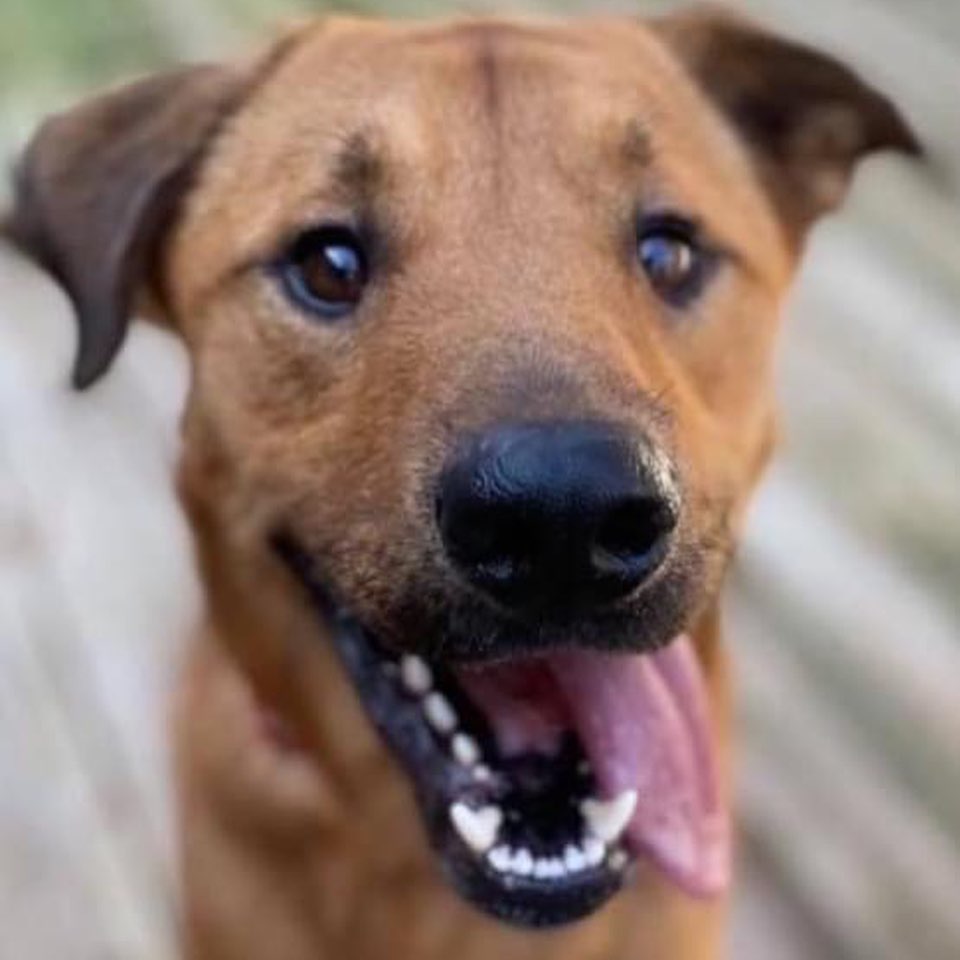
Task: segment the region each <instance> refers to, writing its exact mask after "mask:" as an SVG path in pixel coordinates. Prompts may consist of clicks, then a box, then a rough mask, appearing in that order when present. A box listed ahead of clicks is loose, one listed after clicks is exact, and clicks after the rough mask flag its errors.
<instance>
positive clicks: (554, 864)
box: [547, 857, 567, 878]
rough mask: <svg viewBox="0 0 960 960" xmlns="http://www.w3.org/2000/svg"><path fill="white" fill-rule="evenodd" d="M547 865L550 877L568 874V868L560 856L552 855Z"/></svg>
mask: <svg viewBox="0 0 960 960" xmlns="http://www.w3.org/2000/svg"><path fill="white" fill-rule="evenodd" d="M547 867H548V868H549V870H550V872H549V873H548V874H547V876H548V877H551V878H556V877H565V876H566V875H567V868H566V867H565V866H564V865H563V861H562V860H561V859H560V858H559V857H552V858H551V859H550V860H548V861H547Z"/></svg>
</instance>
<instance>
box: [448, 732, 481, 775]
mask: <svg viewBox="0 0 960 960" xmlns="http://www.w3.org/2000/svg"><path fill="white" fill-rule="evenodd" d="M450 749H451V750H452V751H453V756H454V759H455V760H456V761H457V763H459V764H461V765H462V766H464V767H472V766H473V765H474V764H475V763H476V762H477V761H478V760H479V759H480V747H478V746H477V741H476V740H474V739H473V737H471V736H469V735H467V734H466V733H458V734H457V735H456V736H455V737H454V738H453V740H452V741H451V742H450Z"/></svg>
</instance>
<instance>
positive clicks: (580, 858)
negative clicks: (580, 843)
mask: <svg viewBox="0 0 960 960" xmlns="http://www.w3.org/2000/svg"><path fill="white" fill-rule="evenodd" d="M563 862H564V865H565V866H566V868H567V870H569V871H570V873H579V872H580V871H581V870H584V869H586V866H587V857H586V854H585V853H584V852H583V851H582V850H581V849H580V848H579V847H575V846H574V845H573V844H572V843H571V844H570V845H569V846H568V847H567V848H566V849H565V850H564V851H563Z"/></svg>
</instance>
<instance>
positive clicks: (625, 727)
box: [461, 637, 730, 896]
mask: <svg viewBox="0 0 960 960" xmlns="http://www.w3.org/2000/svg"><path fill="white" fill-rule="evenodd" d="M461 679H462V681H463V683H464V686H465V687H466V689H467V692H468V694H469V695H470V697H471V699H473V700H474V702H475V703H477V705H478V706H479V707H481V709H482V710H483V712H484V714H485V715H486V716H487V718H488V721H489V722H490V724H491V726H492V728H493V731H494V735H495V736H496V737H497V741H498V743H499V745H500V748H501V750H503V751H504V752H506V753H519V752H525V751H529V750H536V751H547V752H550V751H551V750H552V749H553V747H554V745H555V743H556V741H557V738H558V736H559V734H560V732H561V731H562V730H564V729H570V728H571V727H572V728H573V729H574V730H575V731H576V733H577V735H578V737H579V739H580V742H581V744H582V746H583V749H584V751H585V752H586V754H587V757H588V759H589V760H590V763H591V766H592V767H593V771H594V776H595V777H596V780H597V785H598V789H599V792H600V793H601V795H602V796H603V797H604V798H612V797H615V796H617V795H618V794H619V793H621V792H622V791H624V790H636V791H637V794H638V797H639V800H638V803H637V808H636V811H635V813H634V815H633V818H632V820H631V821H630V824H629V825H628V827H627V830H626V834H625V836H626V840H627V843H628V844H629V846H631V848H632V849H633V850H634V851H635V852H637V853H639V854H643V855H646V856H647V857H649V859H650V860H651V861H653V862H654V863H655V864H656V865H657V866H658V867H659V868H660V869H661V870H662V871H663V873H664V874H665V875H666V876H667V877H668V878H670V879H671V880H672V881H673V882H675V883H676V884H678V885H679V886H681V887H682V888H683V889H685V890H686V891H688V892H689V893H691V894H694V895H698V896H712V895H716V894H719V893H721V892H723V890H724V889H726V887H727V885H728V882H729V877H730V834H729V824H728V819H727V814H726V808H725V805H724V803H723V799H722V796H721V790H720V785H719V783H718V774H717V763H716V757H715V754H714V749H713V744H712V741H711V738H710V729H709V726H708V711H709V705H708V703H707V694H706V689H705V685H704V680H703V675H702V673H701V670H700V666H699V662H698V660H697V657H696V655H695V653H694V651H693V648H692V645H691V643H690V640H689V639H688V638H687V637H680V638H678V639H677V640H675V641H674V642H673V643H672V644H671V645H670V646H669V647H668V648H666V649H664V650H660V651H658V652H656V653H652V654H647V655H609V654H601V653H593V652H589V651H579V650H578V651H568V652H563V653H558V654H554V655H551V656H549V657H546V658H544V659H542V660H538V661H531V662H529V663H528V664H525V665H522V666H521V665H517V664H513V665H510V664H504V665H500V666H496V667H492V668H488V669H484V670H480V671H476V672H474V671H464V673H463V675H462V678H461Z"/></svg>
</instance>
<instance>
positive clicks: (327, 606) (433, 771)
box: [275, 538, 632, 928]
mask: <svg viewBox="0 0 960 960" xmlns="http://www.w3.org/2000/svg"><path fill="white" fill-rule="evenodd" d="M275 547H276V550H277V553H278V554H279V556H280V557H281V558H282V560H283V561H284V563H285V564H286V565H287V566H288V568H289V569H290V570H291V571H292V572H293V573H294V574H295V576H296V577H297V579H298V580H299V581H300V582H301V584H302V585H303V586H304V588H305V589H306V591H307V594H308V596H309V599H310V602H311V604H312V605H313V606H314V608H315V609H316V611H317V613H318V615H319V617H321V618H322V620H323V622H324V623H325V624H326V625H328V627H330V628H331V632H332V636H333V640H334V644H335V647H336V649H337V652H338V654H339V656H340V659H341V661H342V663H343V665H344V667H345V669H346V672H347V674H348V675H349V677H350V678H351V680H352V682H353V684H354V687H355V689H356V691H357V693H358V695H359V697H360V699H361V701H362V703H363V705H364V707H365V708H366V710H367V713H368V715H369V716H370V719H371V721H372V722H373V724H374V725H375V726H376V728H377V729H378V731H379V732H380V734H381V736H382V737H383V739H384V741H385V742H386V744H387V745H388V747H389V748H390V749H391V750H392V751H393V753H394V754H395V756H396V757H397V758H398V759H399V761H400V762H401V764H402V766H403V768H404V770H405V771H406V773H407V774H408V776H409V777H410V780H411V783H412V785H413V788H414V792H415V794H416V797H417V800H418V802H419V806H420V810H421V813H422V815H423V818H424V822H425V824H426V828H427V834H428V836H429V840H430V843H431V846H432V847H433V849H434V851H435V852H436V854H437V857H438V860H439V862H440V865H441V867H442V869H443V871H444V873H445V874H446V876H447V878H448V879H449V881H450V883H451V885H452V886H453V887H454V888H455V889H456V890H457V891H458V892H459V893H460V894H461V895H462V896H463V897H464V898H465V899H466V900H467V901H468V902H469V903H472V904H473V905H474V906H476V907H478V908H479V909H480V910H481V911H483V912H484V913H486V914H488V915H490V916H492V917H494V918H496V919H498V920H501V921H504V922H506V923H510V924H513V925H516V926H520V927H527V928H530V927H535V928H542V927H553V926H558V925H562V924H567V923H571V922H573V921H576V920H579V919H581V918H583V917H586V916H588V915H590V914H591V913H593V912H594V911H596V910H597V909H598V908H599V907H601V906H602V905H603V904H604V903H605V902H606V901H607V900H609V899H610V898H611V897H612V896H613V895H614V894H615V893H617V891H618V890H620V889H621V887H622V886H623V885H624V883H625V882H626V881H627V879H628V877H629V875H630V872H631V867H632V858H631V857H630V856H628V854H627V853H626V851H624V850H623V849H622V848H621V847H619V846H615V847H613V848H611V849H607V848H604V849H603V851H602V853H601V852H600V851H599V850H598V849H597V847H596V843H595V842H594V843H593V846H592V847H589V844H585V841H584V839H583V831H582V823H581V820H580V816H579V813H578V806H579V802H580V801H581V800H582V799H584V798H585V797H586V796H588V795H589V792H590V789H591V786H592V777H591V775H590V773H589V771H588V769H587V768H586V765H585V762H584V758H583V755H582V752H581V751H580V749H579V745H578V744H577V743H576V742H575V740H574V738H572V737H570V738H568V739H567V740H566V741H565V742H564V744H563V746H562V748H561V749H560V750H559V752H558V753H557V755H556V756H551V757H544V756H528V757H521V758H512V759H510V760H505V759H503V758H501V757H500V756H499V755H498V751H497V748H496V745H495V743H494V740H493V738H492V736H491V735H490V733H489V730H488V729H487V726H486V723H485V721H484V719H483V717H482V716H481V715H480V714H479V712H478V711H477V710H476V709H475V708H474V707H473V706H472V705H471V703H470V702H469V700H468V699H467V698H466V697H465V695H464V694H463V693H462V692H461V691H460V689H459V687H458V685H457V683H456V681H455V680H454V678H453V676H452V674H451V673H450V672H449V671H448V670H447V669H445V667H444V666H443V665H440V664H436V663H433V664H431V665H430V667H431V673H432V674H433V681H432V687H431V691H432V692H436V693H441V694H442V696H443V697H444V699H445V700H446V701H447V702H448V703H449V704H451V705H452V706H453V708H454V711H455V715H456V717H457V722H458V724H459V727H458V732H461V733H466V734H467V735H468V736H469V737H470V739H471V740H472V741H473V742H474V743H475V744H476V745H478V747H479V749H480V759H479V762H478V763H474V764H472V765H469V764H465V763H464V762H462V759H461V760H458V759H456V758H455V757H454V756H453V755H452V751H451V743H452V733H453V731H447V732H444V731H441V730H438V729H437V726H436V724H431V723H430V722H428V720H427V718H426V716H425V711H424V697H423V696H418V695H417V694H415V693H413V692H412V691H411V689H410V688H409V686H408V685H407V684H406V683H405V682H404V678H403V676H402V669H401V661H402V657H401V656H400V655H395V654H391V653H388V652H386V651H385V650H384V649H382V648H381V647H380V645H379V644H378V643H377V642H376V640H375V639H374V638H373V637H372V636H371V634H370V633H369V632H368V631H366V630H365V629H364V628H363V626H362V625H361V624H359V623H358V622H357V621H356V620H355V619H354V618H353V617H352V616H351V614H350V613H349V612H348V611H347V610H345V609H344V608H343V607H342V606H340V605H339V604H337V603H336V602H335V601H334V600H333V599H332V598H331V596H330V593H329V591H328V590H327V589H326V588H325V586H324V585H323V584H322V583H321V582H320V581H319V580H318V578H317V577H316V576H315V573H314V568H313V564H312V563H311V560H310V558H309V556H308V555H307V554H306V553H305V552H304V551H303V550H301V549H300V548H299V547H298V546H297V545H296V544H295V543H293V542H292V541H290V540H289V539H287V538H284V539H281V540H278V541H277V542H275ZM478 768H482V771H481V770H479V769H478ZM479 772H483V774H484V775H483V776H482V777H481V776H479V775H478V774H479ZM454 804H463V805H465V806H467V807H468V808H470V809H471V810H482V809H486V808H490V807H496V808H497V809H498V810H500V811H501V813H502V825H501V828H500V831H499V835H498V840H497V843H496V844H495V845H494V849H495V848H505V849H508V850H509V851H511V853H512V854H514V855H516V854H518V853H519V852H520V851H527V852H529V854H530V856H531V858H532V859H533V861H534V868H533V869H532V870H526V869H525V867H526V864H525V863H524V864H523V868H521V867H519V866H516V868H515V865H511V866H509V867H508V868H506V869H504V868H503V863H502V857H501V858H497V857H496V855H495V854H494V853H493V850H492V849H487V850H485V851H483V852H481V851H478V850H476V849H474V848H472V847H471V846H470V845H469V844H468V843H466V842H465V841H464V839H463V837H462V835H461V833H460V832H458V831H457V829H455V828H454V825H453V823H452V820H451V814H450V811H451V807H452V806H453V805H454ZM571 847H573V848H576V849H578V850H581V851H582V850H585V849H588V848H589V852H590V856H589V858H588V862H586V863H583V862H579V861H576V862H575V868H573V869H568V868H567V866H566V864H564V867H563V870H562V871H561V870H558V868H557V863H558V862H563V854H564V851H568V852H569V848H571ZM491 858H493V859H494V860H495V861H496V862H497V863H499V864H500V866H499V867H498V866H496V865H495V863H494V862H493V861H492V859H491ZM548 864H549V866H550V869H549V875H547V873H548V870H547V865H548ZM535 874H538V875H535Z"/></svg>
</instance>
